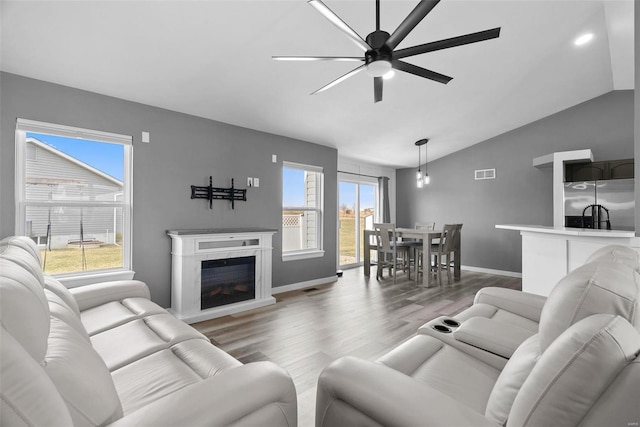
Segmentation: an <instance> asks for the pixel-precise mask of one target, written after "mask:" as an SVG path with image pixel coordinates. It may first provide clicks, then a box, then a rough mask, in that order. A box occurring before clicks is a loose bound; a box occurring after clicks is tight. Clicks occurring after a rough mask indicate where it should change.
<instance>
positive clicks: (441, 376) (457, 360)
mask: <svg viewBox="0 0 640 427" xmlns="http://www.w3.org/2000/svg"><path fill="white" fill-rule="evenodd" d="M600 255H602V254H600ZM609 255H610V254H609ZM596 258H597V259H595V260H594V259H590V260H589V261H591V262H589V263H588V264H585V265H583V266H582V267H580V268H578V269H576V270H575V271H573V272H572V273H570V274H569V275H567V276H566V277H565V278H564V279H562V280H561V281H560V282H559V283H558V284H557V286H556V287H555V289H554V290H553V292H552V293H551V294H550V295H549V297H548V299H547V300H546V301H545V303H544V307H543V309H542V311H541V314H540V323H539V332H538V333H535V334H533V335H531V336H529V337H528V338H525V339H524V341H523V342H522V343H521V344H520V345H519V346H517V349H516V350H515V351H514V352H513V353H512V354H511V355H510V356H509V357H504V356H502V355H498V354H495V353H493V352H491V351H490V350H491V349H494V348H495V346H496V343H493V342H489V343H484V342H482V339H481V338H482V337H480V338H478V337H476V338H477V340H478V345H479V346H480V347H477V346H473V345H470V344H467V343H463V342H460V341H457V340H452V339H451V338H449V340H446V339H438V337H451V335H452V334H443V333H440V334H439V335H438V334H436V335H433V336H431V335H424V334H418V335H416V336H414V337H413V338H411V339H409V340H408V341H406V342H405V343H403V344H401V345H400V346H398V347H396V348H395V349H393V350H392V351H390V352H389V353H388V354H386V355H385V356H383V357H382V358H380V359H378V361H377V362H370V361H364V360H359V359H355V358H343V359H339V360H337V361H336V362H334V363H333V364H331V365H329V366H328V367H327V368H326V369H325V370H324V371H323V372H322V374H321V375H320V379H319V382H318V393H317V407H316V425H317V426H347V425H385V426H416V425H420V426H431V425H434V426H452V425H455V426H504V425H506V426H551V425H558V426H560V425H562V426H604V425H633V424H634V423H638V422H640V405H638V404H637V399H638V396H640V358H639V357H638V355H639V354H640V332H639V329H640V313H638V310H639V308H640V307H639V298H640V275H638V273H637V271H636V268H635V267H636V266H635V265H634V263H635V262H637V259H636V260H635V261H631V262H628V260H627V261H625V262H619V261H620V260H616V259H612V257H611V256H606V255H604V256H598V257H596ZM472 319H473V318H469V319H467V320H465V321H469V320H472ZM465 321H463V322H462V325H464V322H465ZM504 327H505V330H508V329H509V325H508V324H505V325H504ZM493 328H494V329H492V330H491V331H489V333H487V334H486V336H488V337H491V336H492V334H493V335H494V336H499V335H500V334H501V331H500V327H499V324H495V325H493ZM497 342H498V343H499V342H500V340H497Z"/></svg>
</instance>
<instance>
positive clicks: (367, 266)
mask: <svg viewBox="0 0 640 427" xmlns="http://www.w3.org/2000/svg"><path fill="white" fill-rule="evenodd" d="M370 235H371V234H370V233H368V231H367V230H364V232H363V233H362V236H363V237H362V238H363V239H364V242H363V245H362V246H363V248H364V275H365V276H366V277H369V276H370V275H371V249H370V246H369V244H370V237H369V236H370Z"/></svg>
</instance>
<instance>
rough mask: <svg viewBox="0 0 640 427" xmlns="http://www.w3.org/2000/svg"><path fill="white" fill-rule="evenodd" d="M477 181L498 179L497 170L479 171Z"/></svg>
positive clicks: (476, 174) (476, 175)
mask: <svg viewBox="0 0 640 427" xmlns="http://www.w3.org/2000/svg"><path fill="white" fill-rule="evenodd" d="M475 179H476V181H477V180H479V179H496V170H495V169H477V170H476V171H475Z"/></svg>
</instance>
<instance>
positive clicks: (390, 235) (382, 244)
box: [373, 223, 396, 253]
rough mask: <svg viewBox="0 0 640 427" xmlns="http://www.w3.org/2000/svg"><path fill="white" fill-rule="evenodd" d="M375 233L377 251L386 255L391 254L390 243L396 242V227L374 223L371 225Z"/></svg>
mask: <svg viewBox="0 0 640 427" xmlns="http://www.w3.org/2000/svg"><path fill="white" fill-rule="evenodd" d="M373 229H374V230H375V232H376V242H377V244H378V248H379V250H381V251H382V252H386V253H393V248H392V247H391V242H392V241H393V242H395V241H396V227H395V225H393V224H387V223H376V224H373Z"/></svg>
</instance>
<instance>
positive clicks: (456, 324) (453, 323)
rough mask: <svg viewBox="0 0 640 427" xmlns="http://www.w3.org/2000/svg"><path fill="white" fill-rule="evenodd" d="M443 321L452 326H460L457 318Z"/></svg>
mask: <svg viewBox="0 0 640 427" xmlns="http://www.w3.org/2000/svg"><path fill="white" fill-rule="evenodd" d="M442 323H444V324H445V325H447V326H450V327H452V328H457V327H458V326H460V322H458V321H457V320H455V319H442Z"/></svg>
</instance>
